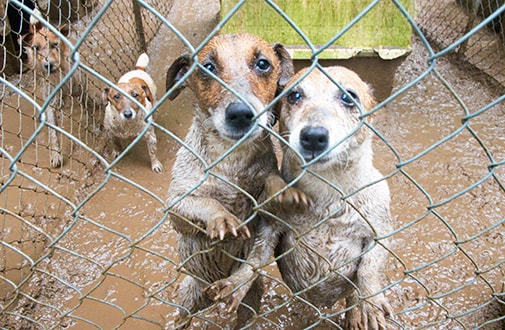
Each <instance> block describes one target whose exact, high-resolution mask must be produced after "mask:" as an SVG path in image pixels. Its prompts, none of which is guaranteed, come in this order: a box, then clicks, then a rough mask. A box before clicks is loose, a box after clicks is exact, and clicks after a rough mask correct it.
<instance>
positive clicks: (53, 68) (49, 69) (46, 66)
mask: <svg viewBox="0 0 505 330" xmlns="http://www.w3.org/2000/svg"><path fill="white" fill-rule="evenodd" d="M44 70H45V71H47V72H49V73H53V72H54V71H56V66H55V65H54V64H53V63H51V62H45V63H44Z"/></svg>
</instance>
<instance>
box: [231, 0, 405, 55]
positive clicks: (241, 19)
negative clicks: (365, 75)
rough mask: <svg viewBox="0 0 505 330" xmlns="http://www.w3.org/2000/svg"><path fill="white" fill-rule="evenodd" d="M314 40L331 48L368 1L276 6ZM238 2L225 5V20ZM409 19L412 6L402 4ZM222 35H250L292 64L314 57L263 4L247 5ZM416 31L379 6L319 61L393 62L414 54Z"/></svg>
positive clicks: (296, 0) (317, 0) (290, 0)
mask: <svg viewBox="0 0 505 330" xmlns="http://www.w3.org/2000/svg"><path fill="white" fill-rule="evenodd" d="M274 2H275V4H276V5H277V6H278V7H279V8H280V9H281V10H282V11H283V12H284V13H285V14H286V15H287V17H289V18H290V19H291V20H292V21H293V23H294V24H296V26H297V27H298V28H299V29H300V31H301V32H302V33H303V34H304V35H305V36H306V37H307V38H308V39H309V40H310V42H311V43H312V44H313V45H314V48H316V49H318V48H319V47H320V46H321V45H324V44H326V43H328V42H329V41H330V40H331V39H332V38H333V37H334V36H335V35H337V34H338V33H340V32H341V31H342V30H343V29H344V28H345V27H347V26H348V25H349V23H350V22H351V21H352V20H353V19H354V18H355V17H356V16H358V15H359V14H360V13H361V12H362V11H363V10H364V9H365V8H367V6H368V5H369V4H370V3H372V1H370V0H274ZM237 3H239V0H221V19H223V18H225V17H226V16H227V15H228V14H229V13H230V11H231V10H232V9H233V8H234V7H235V6H236V5H237ZM400 3H401V4H402V5H403V7H404V8H406V9H407V10H408V12H409V13H410V15H411V16H413V12H414V0H400ZM222 32H223V33H234V32H249V33H253V34H257V35H259V36H262V37H263V38H265V39H266V40H267V41H269V42H282V43H283V44H284V45H286V46H288V47H289V48H290V49H291V51H292V55H293V57H294V58H310V57H311V56H312V51H311V50H310V47H309V45H308V44H307V43H306V42H305V41H304V40H303V38H302V37H301V36H300V34H299V33H297V31H296V30H295V29H293V27H292V26H291V25H290V24H289V23H288V22H287V20H286V19H285V18H283V17H282V16H281V15H280V14H279V13H278V12H277V11H276V10H275V9H274V8H273V7H272V6H270V5H269V4H268V3H267V2H265V1H264V0H247V1H245V2H244V4H243V5H242V6H241V7H240V8H239V9H238V10H237V12H236V13H235V14H234V15H233V16H232V17H231V19H230V20H229V21H228V22H227V23H226V24H225V26H224V27H223V29H222ZM411 34H412V28H411V26H410V24H409V23H408V21H407V19H406V18H405V16H404V15H403V14H402V12H401V11H400V9H399V8H398V7H397V6H396V5H395V4H394V3H393V1H390V0H382V1H379V2H378V3H377V4H376V5H375V6H374V7H373V8H372V9H371V10H370V11H369V12H368V13H367V14H366V15H365V16H364V17H363V18H362V19H360V20H359V21H358V22H356V24H354V25H353V26H352V27H351V28H350V29H349V30H348V31H346V32H345V33H344V34H342V35H341V36H340V37H339V38H338V39H337V40H335V42H334V43H333V44H332V45H331V47H330V48H328V50H327V51H325V52H324V53H322V54H320V55H319V58H350V57H353V56H375V55H376V54H378V55H379V56H380V57H381V58H385V59H390V58H396V57H398V56H402V55H405V54H406V53H408V52H409V51H410V45H411V43H410V41H411V40H410V39H411Z"/></svg>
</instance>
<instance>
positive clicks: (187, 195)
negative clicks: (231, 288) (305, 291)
mask: <svg viewBox="0 0 505 330" xmlns="http://www.w3.org/2000/svg"><path fill="white" fill-rule="evenodd" d="M197 55H198V62H199V64H198V67H197V68H196V69H195V70H194V71H193V72H191V73H190V74H189V78H187V80H186V81H184V82H182V80H181V79H183V77H185V75H186V74H188V72H189V70H190V69H191V68H192V66H193V62H192V59H191V58H190V57H189V56H184V55H183V56H181V57H180V58H178V59H177V60H175V61H174V63H173V64H172V65H171V66H170V68H169V70H168V72H167V91H168V90H170V89H171V88H172V87H173V86H174V85H175V84H177V83H179V84H181V85H180V86H181V88H183V87H185V86H188V87H189V88H190V89H191V90H192V91H193V93H194V94H195V95H196V105H195V112H194V118H193V123H192V125H191V127H190V128H189V132H188V134H187V136H186V139H185V143H186V146H184V147H181V148H180V149H179V151H178V153H177V158H176V161H175V164H174V167H173V171H172V181H171V184H170V188H169V192H168V194H169V197H168V203H169V204H170V205H171V209H170V212H171V213H170V218H171V223H172V226H173V227H174V229H175V230H176V231H177V233H178V252H179V257H180V260H181V263H182V265H183V267H184V269H185V271H186V272H187V274H188V276H186V277H185V279H184V280H183V282H182V283H181V284H180V286H179V289H178V304H179V306H180V313H179V316H178V318H177V319H176V321H175V327H176V328H183V327H187V326H189V324H190V322H191V318H192V317H193V315H194V314H195V313H197V312H199V311H201V310H203V309H205V308H207V307H209V306H210V305H211V304H212V303H213V301H212V300H211V299H209V298H208V297H207V296H206V294H205V293H204V291H205V289H206V288H207V287H208V286H209V285H210V284H211V283H213V282H215V281H218V280H221V279H223V278H226V277H227V276H229V275H231V274H232V273H233V272H235V270H236V269H238V268H239V267H240V265H241V263H240V262H239V260H240V259H243V258H247V256H248V254H249V251H251V250H252V249H253V246H254V244H256V241H255V237H256V234H257V232H258V231H261V219H260V218H261V216H260V214H261V213H256V211H255V206H256V205H257V203H260V202H261V201H264V200H265V199H267V198H268V197H269V196H273V195H274V194H275V193H278V192H280V191H281V190H282V189H284V188H285V183H284V181H283V180H282V179H281V178H280V175H279V171H278V166H277V160H276V156H275V152H274V148H273V144H272V141H271V139H270V137H269V132H268V129H269V128H270V127H271V125H272V124H273V122H274V115H273V112H272V111H271V109H272V107H271V105H270V103H271V102H272V100H273V99H274V97H275V95H276V92H277V90H278V89H279V88H281V87H282V86H284V84H285V83H286V82H287V81H288V79H289V77H290V76H291V75H292V74H293V64H292V61H291V57H290V56H289V54H288V52H287V51H286V49H285V48H284V47H283V46H282V45H280V44H275V45H273V46H272V45H270V44H268V43H267V42H266V41H264V40H263V39H261V38H259V37H257V36H253V35H249V34H234V35H220V36H217V37H214V38H212V39H211V40H210V41H209V42H208V43H207V44H206V45H205V46H204V47H203V48H202V49H201V51H200V52H199V53H198V54H197ZM214 76H217V77H218V78H220V79H221V80H222V81H223V82H224V83H225V84H226V86H224V85H222V84H221V83H220V82H218V81H217V80H216V79H215V78H214ZM179 92H180V89H175V90H173V91H172V95H171V96H170V98H172V99H173V98H175V97H176V96H177V94H178V93H179ZM238 95H239V96H238ZM267 106H270V107H269V108H268V109H269V110H268V111H265V109H267ZM304 197H305V196H304V195H302V194H301V193H300V192H299V191H297V190H296V189H293V188H289V189H287V190H283V192H282V193H281V194H280V195H278V196H277V198H278V199H277V200H278V201H279V202H281V203H285V204H286V205H288V206H292V205H293V204H296V203H297V202H301V203H304V202H306V200H305V198H304ZM251 286H252V287H253V289H251V290H247V292H245V293H244V296H245V298H244V303H246V304H247V305H248V307H245V306H243V305H241V306H240V307H239V308H238V311H237V313H238V324H237V327H240V326H243V325H244V324H245V323H246V322H247V320H248V319H249V318H250V317H251V316H252V315H253V313H254V312H253V311H256V312H257V311H258V310H259V306H260V299H261V295H262V288H263V286H262V284H261V280H260V279H255V280H254V281H252V284H251Z"/></svg>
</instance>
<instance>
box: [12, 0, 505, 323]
mask: <svg viewBox="0 0 505 330" xmlns="http://www.w3.org/2000/svg"><path fill="white" fill-rule="evenodd" d="M204 2H205V5H202V4H201V3H199V2H198V1H194V2H192V4H190V5H188V4H186V3H183V2H176V3H175V5H174V7H173V9H172V11H171V13H170V15H169V17H168V20H169V21H170V22H172V23H173V24H174V25H175V26H176V27H177V28H179V29H180V30H181V32H182V33H183V34H184V35H185V36H186V37H187V38H188V39H189V41H190V42H192V43H193V45H195V46H196V45H197V44H198V43H199V42H200V41H201V40H203V39H204V38H205V37H206V35H207V34H208V33H209V32H210V31H211V30H212V28H213V27H214V26H215V24H216V23H217V14H218V10H219V5H218V1H204ZM184 51H185V48H184V46H183V44H182V42H181V41H180V40H178V38H177V37H176V36H175V35H174V34H173V33H172V32H170V31H169V29H168V28H167V27H163V28H162V31H161V32H160V33H159V35H158V36H157V37H156V38H155V40H154V41H153V42H152V44H151V47H150V49H149V54H150V55H151V64H150V68H151V74H152V75H153V78H154V79H155V81H156V82H157V84H158V86H159V90H160V91H159V95H158V96H161V95H162V92H163V86H164V85H165V82H164V79H165V76H164V75H165V72H166V69H167V68H168V66H169V64H170V63H171V61H173V60H174V59H175V58H176V57H177V56H178V55H179V54H181V53H182V52H184ZM426 62H427V58H426V52H425V51H424V50H423V46H422V44H420V43H419V42H417V41H416V44H415V50H414V53H413V54H412V55H411V56H410V57H409V58H407V60H406V61H405V62H404V63H403V64H402V66H401V67H400V68H399V70H398V73H397V75H396V80H395V86H394V90H399V89H400V88H401V87H403V86H405V85H407V84H409V83H410V82H411V81H413V80H414V79H415V78H416V77H418V76H419V75H420V74H422V73H423V72H424V70H426V69H427V65H426ZM154 68H156V69H154ZM436 68H437V73H438V74H439V75H441V76H443V77H444V78H445V79H446V80H447V82H448V84H449V86H450V87H451V88H453V89H454V91H455V92H456V93H457V95H459V96H460V97H461V101H462V103H463V104H464V106H465V107H466V108H467V110H466V111H467V112H469V113H475V112H476V111H478V110H479V109H481V108H482V107H483V106H485V105H486V104H488V103H489V102H492V101H493V100H494V99H496V98H497V97H498V96H499V94H497V93H494V92H493V90H492V89H490V88H488V86H486V84H485V83H484V82H482V81H479V80H477V79H475V76H472V75H471V74H469V73H468V72H467V71H466V70H464V68H462V67H460V66H457V65H454V64H452V63H450V62H449V61H447V60H445V59H442V60H440V61H439V62H438V63H437V66H436ZM374 87H375V88H376V89H378V88H380V86H374ZM192 112H193V109H192V95H191V92H190V91H184V92H183V93H182V94H181V95H180V96H179V97H178V98H177V99H176V100H175V101H173V102H170V101H166V102H165V103H164V104H162V105H161V106H160V108H159V110H158V112H157V113H156V122H157V123H158V124H159V125H161V126H162V127H164V128H166V129H167V130H169V131H170V132H172V133H174V134H175V135H176V136H178V137H181V138H182V137H184V135H185V132H186V130H187V127H188V126H189V123H190V121H191V116H192ZM11 115H12V116H13V118H12V119H11V120H10V122H15V120H16V116H18V115H17V114H11ZM465 116H466V112H465V110H464V108H463V106H462V105H461V104H460V103H459V101H458V100H457V99H456V98H455V97H454V95H453V94H452V93H451V92H450V90H449V88H448V87H447V86H446V85H444V83H442V81H441V79H440V78H439V77H438V76H437V74H435V73H434V72H433V73H431V74H429V75H428V76H427V77H426V78H425V79H423V80H422V81H420V82H419V83H417V84H415V85H414V86H412V87H411V88H410V89H409V90H407V91H406V92H405V93H402V94H400V95H398V97H396V98H395V99H394V100H393V101H392V102H390V103H389V104H387V105H386V106H385V107H384V108H382V109H381V110H379V111H378V112H377V114H376V116H375V121H374V128H375V129H376V130H377V132H379V133H380V134H381V135H382V137H383V138H384V140H382V139H380V138H378V137H377V138H376V139H375V154H376V156H375V163H376V165H377V167H379V168H380V170H381V171H382V173H383V174H384V175H387V176H388V183H389V185H390V188H391V196H392V204H391V206H392V215H393V220H394V221H393V224H394V229H395V231H394V232H393V233H392V235H391V236H392V238H393V242H394V244H393V248H392V254H391V255H390V257H389V262H388V265H387V271H386V274H385V277H384V280H385V283H388V284H391V287H390V288H389V289H388V290H386V296H387V298H388V299H389V301H390V303H391V304H392V306H393V308H394V310H395V312H396V313H397V315H396V319H395V322H397V323H398V325H399V326H398V327H403V328H417V327H421V326H426V325H427V324H430V323H431V324H433V326H431V328H437V329H438V328H448V329H463V328H464V327H467V328H473V327H476V326H478V325H479V324H482V323H484V322H486V321H488V320H492V319H494V318H496V317H498V315H499V313H500V311H499V308H498V307H497V306H496V305H495V304H489V305H486V306H484V304H485V303H486V302H488V301H489V300H490V298H491V295H492V294H493V293H497V292H503V287H502V286H503V278H504V272H505V271H504V269H503V266H502V265H500V263H503V251H504V250H505V249H504V248H505V238H504V234H503V232H504V226H503V224H499V223H500V221H502V220H501V219H503V218H504V217H505V210H504V206H503V200H504V191H503V188H502V184H501V182H502V181H500V180H503V175H504V171H503V169H502V168H501V167H497V168H496V171H495V172H494V177H488V175H489V168H488V167H489V165H490V163H491V162H490V160H489V155H488V154H486V152H485V149H484V148H483V146H485V148H486V150H487V152H488V153H489V154H491V155H492V157H493V158H494V161H495V162H500V161H503V159H504V158H505V151H504V150H505V149H504V147H505V133H504V131H503V124H504V120H505V118H504V116H505V107H504V105H503V104H498V105H497V106H495V107H493V108H491V109H489V110H488V111H486V112H484V113H483V114H481V115H479V116H477V117H475V118H474V119H471V120H470V121H469V125H467V126H465V127H462V118H464V117H465ZM23 125H29V127H23V130H28V132H32V131H33V125H34V123H28V124H27V121H23ZM456 131H458V132H459V131H460V132H459V133H458V134H456V135H455V136H454V137H453V138H451V139H448V141H447V142H445V143H443V144H441V145H440V146H437V147H436V148H434V149H433V150H432V151H430V152H428V153H426V154H424V155H421V153H422V152H423V151H424V150H426V149H427V148H429V147H431V146H433V145H434V144H435V143H438V142H439V141H440V140H442V139H444V138H447V137H448V136H450V135H451V134H453V133H454V132H456ZM25 135H29V133H27V134H25ZM157 135H158V140H159V145H158V149H159V159H160V160H161V162H162V163H163V164H164V166H165V171H164V172H163V173H162V174H154V173H152V172H151V170H150V165H149V158H148V156H147V153H146V150H145V144H144V141H142V140H141V141H139V143H138V145H137V146H135V147H134V148H133V149H132V150H131V152H130V153H128V154H127V155H126V157H125V158H124V159H122V160H121V161H120V162H119V163H118V165H117V166H116V167H115V168H114V173H115V174H114V175H113V176H111V177H106V176H105V175H103V173H95V176H94V177H93V180H94V182H93V187H96V186H97V184H99V183H101V182H103V183H104V184H103V186H102V187H101V189H100V190H98V191H97V192H96V193H94V195H92V197H90V199H89V201H87V202H86V203H85V204H84V205H83V207H82V208H81V209H80V217H79V218H75V219H72V217H71V216H70V217H69V216H68V214H67V215H66V218H67V219H68V218H70V219H72V221H70V222H69V223H60V222H61V218H62V217H63V216H64V215H65V214H64V213H65V212H64V210H63V208H62V209H60V211H59V212H53V213H54V214H55V217H54V218H53V219H47V218H44V219H40V221H41V222H43V223H42V224H41V225H40V226H41V227H42V228H44V229H45V230H46V231H47V232H50V233H53V232H54V235H53V236H56V234H57V233H60V232H61V231H62V230H66V232H65V235H63V237H62V238H61V239H60V240H59V241H58V244H57V245H58V246H59V247H60V248H59V249H56V250H54V252H53V253H52V255H51V258H50V260H49V259H48V261H46V262H45V263H42V265H41V267H44V269H46V270H47V271H49V272H50V273H52V274H54V275H55V276H56V277H57V278H60V279H64V281H65V283H68V284H71V285H72V286H73V288H70V287H69V286H66V285H62V284H61V283H60V282H59V281H58V280H55V279H54V278H52V279H49V280H48V279H47V278H46V279H43V278H42V276H41V279H40V280H39V282H37V283H39V284H40V285H42V287H43V288H44V289H45V292H43V293H38V294H39V295H40V297H43V298H40V299H41V300H43V301H48V302H50V303H51V304H53V305H55V306H57V307H58V308H61V309H62V310H69V309H72V310H73V311H72V315H74V316H76V318H74V317H67V318H65V320H64V321H63V325H64V326H66V327H71V328H75V329H87V328H94V326H93V324H95V325H97V326H99V327H101V328H104V329H110V328H114V327H116V326H118V325H122V328H124V329H133V328H140V329H151V328H152V329H157V328H160V327H164V326H166V327H168V328H170V326H171V324H172V323H171V322H172V321H173V318H174V315H175V313H176V312H175V309H174V308H173V307H171V305H170V302H172V301H173V299H174V297H175V294H174V289H175V286H176V284H177V283H178V282H179V281H180V279H181V275H180V274H179V273H178V272H177V269H176V268H177V265H178V262H179V261H178V259H177V254H176V252H175V248H176V242H175V235H174V233H173V231H172V230H171V228H170V225H169V224H168V221H165V220H166V218H165V216H166V214H165V213H164V212H163V210H164V208H165V207H166V205H165V203H164V200H165V197H166V191H167V188H168V184H169V182H170V169H171V166H172V163H173V160H174V157H175V152H176V150H177V149H178V147H179V146H178V144H177V143H176V142H175V141H174V139H173V138H172V137H171V136H170V135H169V134H166V133H165V132H163V131H162V130H158V131H157ZM13 145H14V143H13ZM14 148H16V147H15V146H14ZM35 154H37V153H35ZM44 155H45V154H42V153H41V154H40V155H39V156H38V157H39V158H40V160H39V161H41V162H44V161H46V159H44V157H46V156H44ZM412 159H415V160H414V161H411V160H412ZM26 161H27V163H30V164H36V163H37V160H35V159H29V160H26ZM400 165H402V166H400ZM27 170H29V171H33V172H36V171H37V170H36V166H33V168H30V169H27ZM54 176H56V174H52V176H51V177H49V178H45V177H44V178H41V180H47V181H44V182H48V184H50V183H51V182H52V181H54ZM125 179H127V180H125ZM128 180H130V181H132V182H135V184H132V183H130V182H128ZM476 183H479V184H478V185H476V186H475V187H472V186H473V185H475V184H476ZM137 185H140V186H141V187H143V188H144V191H143V190H141V189H139V187H138V186H137ZM469 188H472V189H469ZM59 189H62V190H61V191H64V190H63V189H64V188H63V187H59ZM71 189H72V188H67V190H71ZM87 192H88V193H89V191H87ZM462 192H464V193H462ZM10 194H11V195H9V196H10V198H11V197H13V195H12V194H14V193H10ZM20 194H25V196H27V197H26V198H24V199H23V200H34V202H33V204H34V205H39V204H40V205H42V204H44V205H52V204H51V203H53V204H55V202H52V200H51V198H50V197H45V198H47V199H48V201H46V200H41V197H40V196H39V195H38V194H36V193H35V192H29V191H26V192H25V191H23V192H20ZM29 194H33V196H31V195H29ZM12 199H13V200H16V199H20V198H16V197H13V198H12ZM56 205H58V204H56ZM49 207H50V206H49ZM54 207H58V206H53V208H54ZM60 207H61V206H60ZM16 208H23V210H22V212H21V213H30V212H34V213H35V211H32V208H33V206H31V205H22V206H16ZM38 211H40V210H38ZM493 226H494V227H493ZM456 242H457V243H458V244H456ZM36 243H37V244H33V247H32V248H33V250H34V251H33V252H32V253H33V255H40V254H41V253H43V250H44V249H43V246H44V242H36ZM67 251H72V253H68V252H67ZM16 262H17V260H12V263H13V264H15V263H16ZM270 273H271V274H272V279H271V280H270V281H269V283H270V290H269V291H268V292H267V294H266V295H265V298H264V304H263V307H262V311H264V312H266V315H265V316H264V318H260V319H258V321H257V322H258V325H259V327H260V328H265V329H266V328H276V327H277V328H288V329H289V328H291V329H297V328H300V323H299V316H300V315H297V310H296V308H295V307H294V306H293V305H291V304H286V301H287V297H288V295H287V291H286V290H285V289H283V287H282V284H281V283H280V282H278V279H279V275H278V274H277V272H276V271H275V268H274V267H272V268H271V271H270ZM477 274H479V275H477ZM23 275H24V274H21V275H20V274H18V276H19V278H21V277H22V276H23ZM36 277H37V276H35V280H36V279H37V278H36ZM14 280H17V279H14ZM35 282H36V281H35ZM82 296H86V298H84V299H83V298H82ZM428 297H430V298H428ZM104 302H106V303H104ZM481 305H482V306H483V307H482V308H479V306H481ZM272 309H276V311H274V312H268V311H270V310H272ZM472 309H475V311H474V312H471V313H466V312H468V311H471V310H472ZM298 314H299V313H298ZM35 315H36V316H38V317H40V318H41V319H44V315H54V311H52V310H51V311H48V310H45V309H44V308H41V309H40V310H38V311H37V312H36V314H35ZM105 315H106V317H105ZM132 315H133V316H134V317H131V316H132ZM207 315H210V317H211V319H213V320H215V321H216V322H218V323H220V324H230V323H229V322H227V318H228V316H226V315H219V314H218V313H216V312H211V313H209V314H207ZM448 315H449V316H450V317H448ZM45 317H46V318H48V316H45ZM82 319H85V320H88V321H83V320H82ZM46 321H47V322H49V320H46ZM463 325H464V326H463ZM204 326H208V327H209V328H215V327H212V326H209V325H208V324H206V323H205V322H203V321H197V322H196V323H195V328H199V327H204ZM392 327H395V326H394V323H392ZM489 329H500V326H499V325H497V324H494V325H491V326H490V327H489Z"/></svg>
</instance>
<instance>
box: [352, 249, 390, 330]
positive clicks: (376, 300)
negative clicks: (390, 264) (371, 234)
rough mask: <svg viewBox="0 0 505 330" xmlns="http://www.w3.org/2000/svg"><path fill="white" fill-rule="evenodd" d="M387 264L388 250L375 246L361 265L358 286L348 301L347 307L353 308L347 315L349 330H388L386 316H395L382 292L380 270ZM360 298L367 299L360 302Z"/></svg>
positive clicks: (364, 256)
mask: <svg viewBox="0 0 505 330" xmlns="http://www.w3.org/2000/svg"><path fill="white" fill-rule="evenodd" d="M385 262H386V250H385V249H384V248H383V247H382V246H379V245H377V246H375V247H374V248H372V249H371V250H370V251H368V252H367V253H366V254H365V255H363V257H362V258H361V261H360V263H359V267H358V272H357V279H356V280H357V282H356V284H357V286H358V289H359V292H357V291H355V292H353V293H352V295H351V296H350V297H348V298H347V299H346V304H347V307H351V306H356V305H357V306H358V307H357V308H352V309H351V310H349V311H348V312H347V313H346V317H345V319H346V328H347V329H371V330H376V329H386V319H385V317H386V316H392V315H393V309H392V308H391V306H390V305H389V303H388V302H387V300H386V298H385V297H384V295H383V294H382V293H378V292H380V290H381V285H380V278H379V276H378V274H380V268H381V267H382V265H383V264H384V263H385ZM359 297H365V298H364V299H362V300H361V301H360V299H359Z"/></svg>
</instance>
